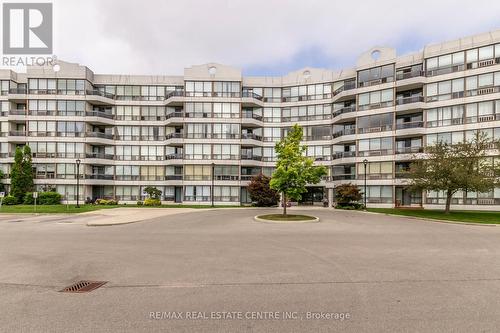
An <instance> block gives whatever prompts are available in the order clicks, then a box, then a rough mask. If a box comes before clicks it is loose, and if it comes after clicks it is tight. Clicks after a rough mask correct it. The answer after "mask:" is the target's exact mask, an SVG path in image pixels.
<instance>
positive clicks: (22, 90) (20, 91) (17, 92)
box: [9, 88, 28, 95]
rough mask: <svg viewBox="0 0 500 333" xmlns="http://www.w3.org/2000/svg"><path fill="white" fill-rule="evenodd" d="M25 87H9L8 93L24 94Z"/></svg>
mask: <svg viewBox="0 0 500 333" xmlns="http://www.w3.org/2000/svg"><path fill="white" fill-rule="evenodd" d="M27 92H28V91H27V89H26V88H24V89H21V88H11V89H9V94H19V95H25V94H26V93H27Z"/></svg>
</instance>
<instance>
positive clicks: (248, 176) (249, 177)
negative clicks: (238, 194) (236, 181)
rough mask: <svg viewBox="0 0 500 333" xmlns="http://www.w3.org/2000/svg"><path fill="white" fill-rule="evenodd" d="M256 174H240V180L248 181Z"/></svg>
mask: <svg viewBox="0 0 500 333" xmlns="http://www.w3.org/2000/svg"><path fill="white" fill-rule="evenodd" d="M256 176H257V175H241V180H242V181H250V180H252V178H253V177H256Z"/></svg>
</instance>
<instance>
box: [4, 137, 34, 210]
mask: <svg viewBox="0 0 500 333" xmlns="http://www.w3.org/2000/svg"><path fill="white" fill-rule="evenodd" d="M10 179H11V189H10V194H11V195H12V196H14V197H15V198H16V200H17V202H23V198H24V195H25V193H26V192H31V191H33V187H34V186H33V166H32V163H31V149H30V147H29V146H24V149H21V148H20V147H17V148H16V152H15V154H14V164H13V165H12V170H11V174H10Z"/></svg>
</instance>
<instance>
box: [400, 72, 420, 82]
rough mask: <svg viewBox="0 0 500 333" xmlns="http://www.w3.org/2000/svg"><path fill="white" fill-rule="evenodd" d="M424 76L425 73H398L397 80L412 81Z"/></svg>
mask: <svg viewBox="0 0 500 333" xmlns="http://www.w3.org/2000/svg"><path fill="white" fill-rule="evenodd" d="M419 76H424V71H411V72H399V73H398V72H396V80H397V81H399V80H405V79H411V78H413V77H419Z"/></svg>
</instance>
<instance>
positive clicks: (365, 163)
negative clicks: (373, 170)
mask: <svg viewBox="0 0 500 333" xmlns="http://www.w3.org/2000/svg"><path fill="white" fill-rule="evenodd" d="M367 164H368V160H367V159H366V158H365V159H364V160H363V165H364V167H365V189H364V195H363V196H364V199H365V210H366V166H367Z"/></svg>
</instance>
